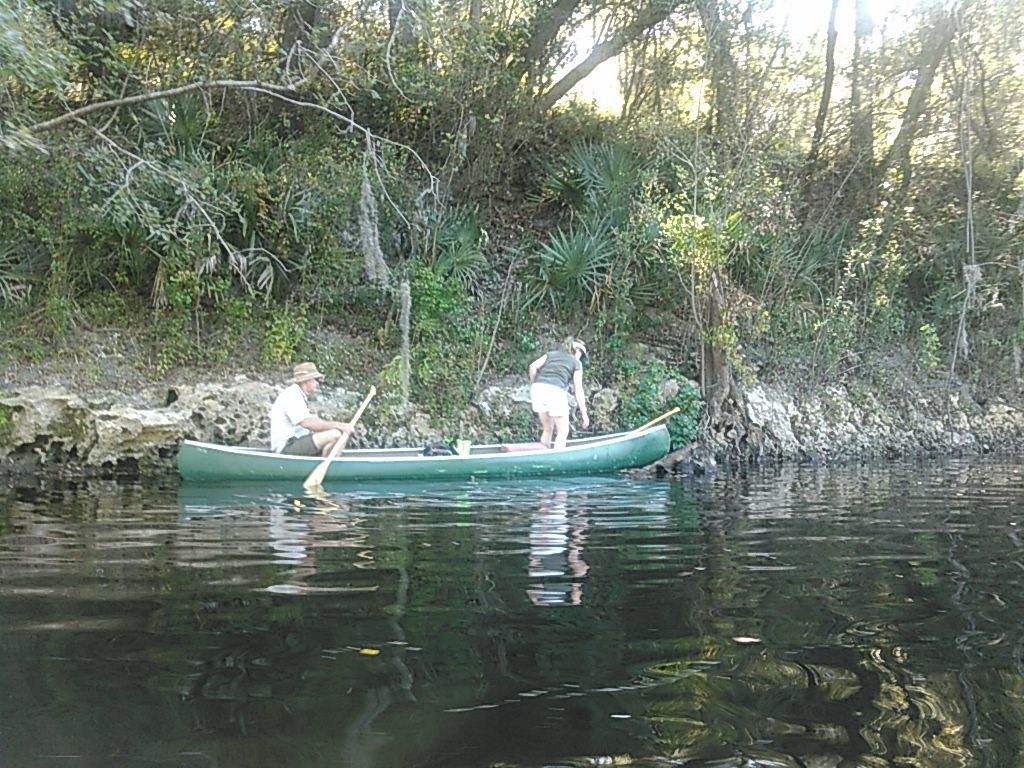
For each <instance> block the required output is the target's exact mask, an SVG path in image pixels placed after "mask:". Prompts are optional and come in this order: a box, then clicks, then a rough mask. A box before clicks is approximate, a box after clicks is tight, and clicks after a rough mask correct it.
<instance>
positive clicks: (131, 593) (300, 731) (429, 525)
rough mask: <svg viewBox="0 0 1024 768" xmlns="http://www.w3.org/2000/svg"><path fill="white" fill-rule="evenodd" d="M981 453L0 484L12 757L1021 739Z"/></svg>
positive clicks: (414, 761) (1017, 505) (685, 757)
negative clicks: (761, 466) (309, 491)
mask: <svg viewBox="0 0 1024 768" xmlns="http://www.w3.org/2000/svg"><path fill="white" fill-rule="evenodd" d="M1022 478H1024V473H1022V470H1021V468H1020V467H1018V465H1017V464H1016V463H1013V462H1010V461H1000V460H984V461H967V460H960V461H955V462H941V463H927V464H910V463H907V464H884V465H879V466H870V467H854V468H842V469H831V468H830V469H822V468H817V469H815V468H784V469H781V470H771V471H756V472H749V473H745V474H729V475H721V476H719V477H716V478H711V479H708V480H704V481H700V482H690V483H681V482H678V481H672V482H670V481H651V480H643V481H641V480H635V479H631V478H629V477H626V476H621V475H612V476H601V477H590V478H573V479H559V480H550V479H548V480H542V481H535V480H531V481H515V482H512V481H507V482H506V481H490V482H486V483H485V482H480V483H461V484H443V485H430V484H416V485H387V486H384V485H371V486H361V487H356V488H345V487H333V488H331V487H329V488H328V492H327V494H326V495H325V496H323V497H320V498H312V497H304V496H303V495H302V490H301V487H298V484H295V485H296V486H297V487H295V488H291V487H287V486H277V487H256V486H252V485H248V486H246V485H232V486H224V487H204V486H188V485H185V486H180V487H179V486H178V484H177V482H176V481H170V480H168V481H165V482H164V483H162V484H160V483H158V484H155V485H154V484H148V485H138V484H123V483H114V482H98V481H94V482H88V483H83V484H80V485H69V484H46V483H40V484H38V485H36V486H35V487H10V488H0V766H3V767H4V768H21V767H23V766H33V767H34V766H62V767H64V766H73V767H77V766H103V767H104V768H106V767H107V766H133V767H134V766H139V767H140V768H141V767H142V766H146V767H150V766H186V767H189V768H191V767H192V766H196V767H199V766H244V767H245V768H262V767H263V766H268V767H269V766H274V767H275V768H278V767H280V766H300V767H301V768H318V767H319V766H344V767H345V768H349V767H351V768H390V767H392V766H394V767H396V768H397V767H401V768H411V767H415V766H446V767H447V766H452V767H454V768H462V767H465V768H478V767H483V766H502V768H517V767H520V766H530V767H531V768H540V767H541V766H572V767H580V768H582V767H583V766H642V767H643V768H664V767H665V766H686V767H690V766H706V767H707V768H712V767H713V768H733V767H739V766H749V767H752V766H772V767H773V768H788V767H790V766H794V767H795V766H801V767H803V768H836V767H837V766H844V767H850V766H865V767H866V768H879V767H881V766H899V767H900V768H906V767H907V766H922V767H925V766H926V767H927V768H942V767H944V766H1015V765H1020V764H1022V763H1021V760H1022V758H1021V757H1020V753H1021V746H1022V743H1024V676H1022V673H1024V624H1022V617H1024V538H1022V535H1024V533H1022V531H1021V530H1020V529H1021V527H1022V526H1024V512H1022V510H1024V506H1022V502H1024V485H1022Z"/></svg>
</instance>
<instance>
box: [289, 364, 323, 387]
mask: <svg viewBox="0 0 1024 768" xmlns="http://www.w3.org/2000/svg"><path fill="white" fill-rule="evenodd" d="M323 377H324V375H323V374H322V373H320V371H318V370H317V369H316V365H315V364H314V363H299V364H298V365H296V366H295V368H293V369H292V377H291V378H290V379H288V383H289V384H301V383H302V382H304V381H309V380H310V379H322V378H323Z"/></svg>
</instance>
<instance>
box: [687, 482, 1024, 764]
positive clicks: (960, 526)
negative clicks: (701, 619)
mask: <svg viewBox="0 0 1024 768" xmlns="http://www.w3.org/2000/svg"><path fill="white" fill-rule="evenodd" d="M991 469H992V468H991V467H983V468H979V469H977V470H972V468H971V466H970V465H969V464H962V465H953V466H949V467H942V468H936V467H929V468H927V469H923V470H922V472H921V474H920V475H919V476H914V475H913V474H911V475H910V477H909V482H908V474H907V471H906V468H903V469H902V470H893V469H891V468H890V469H889V471H886V470H885V468H882V469H881V470H880V471H876V469H875V468H863V469H861V470H860V471H857V470H851V471H847V472H835V471H827V470H821V471H814V470H806V471H786V472H781V473H779V474H778V475H776V476H773V477H770V478H767V479H766V478H764V476H763V475H760V474H754V475H752V476H750V477H747V478H746V479H730V480H728V481H727V482H728V483H730V484H731V485H732V487H731V488H730V489H728V491H727V492H724V493H721V495H720V496H718V498H731V499H734V501H733V502H732V503H731V504H730V512H729V514H726V515H720V516H717V517H716V522H715V524H714V525H711V526H709V527H708V529H707V530H708V533H709V539H708V547H707V552H708V580H707V589H708V593H709V594H708V598H709V599H708V601H707V602H706V604H705V605H704V606H703V607H704V609H705V610H706V622H705V623H706V624H707V625H709V626H711V625H713V626H714V629H713V631H712V637H713V638H714V639H713V640H712V638H709V639H708V641H709V642H710V643H712V645H714V646H715V647H711V648H707V647H706V648H705V652H706V654H707V656H708V657H709V658H715V659H718V660H720V661H723V666H725V667H726V668H727V669H728V674H726V675H724V679H725V680H726V681H727V682H726V683H725V684H724V685H723V686H722V688H723V689H724V690H719V691H717V692H716V693H715V694H713V695H708V696H706V698H707V700H708V701H712V702H716V704H717V706H718V708H719V709H718V711H717V712H712V713H710V716H709V713H708V711H707V710H706V709H703V710H702V714H703V715H704V716H703V717H702V718H700V720H699V721H700V722H702V723H707V722H708V721H714V722H719V723H720V724H721V725H722V726H723V727H724V730H725V731H726V732H727V734H728V735H726V736H724V737H723V738H724V739H725V741H726V742H729V741H731V740H732V739H734V738H735V737H736V736H737V735H739V734H740V733H741V732H742V731H744V730H747V731H749V730H751V729H750V723H761V724H763V725H764V726H765V727H766V728H767V730H768V731H777V732H775V733H760V734H758V733H754V734H752V736H753V738H754V741H756V740H757V739H758V738H760V739H770V740H771V741H772V743H773V744H778V745H779V746H780V747H781V746H782V745H784V744H786V743H787V741H789V742H793V741H794V738H793V735H794V734H795V735H796V737H795V740H796V741H797V742H799V743H800V745H802V747H803V748H804V749H805V750H806V749H808V748H809V747H811V748H812V749H813V752H814V753H815V754H818V755H819V756H820V757H821V758H824V756H826V755H829V754H831V755H832V758H831V759H835V760H840V759H847V760H855V761H860V762H858V763H857V764H870V765H874V764H879V765H882V764H884V765H889V764H900V765H919V766H967V765H1004V764H1012V763H1013V761H1014V760H1015V759H1016V757H1015V755H1016V754H1017V753H1018V751H1019V746H1020V728H1019V722H1020V714H1021V705H1020V700H1021V699H1020V696H1019V688H1020V682H1019V681H1020V679H1021V678H1020V676H1019V672H1020V667H1019V655H1015V654H1016V652H1015V651H1014V650H1013V649H1014V647H1015V646H1018V645H1019V642H1020V640H1019V637H1020V630H1019V626H1018V624H1019V623H1018V622H1017V620H1016V619H1014V618H1013V616H1014V615H1015V611H1014V607H1016V609H1017V610H1019V608H1020V606H1019V605H1016V606H1013V605H1012V603H1011V601H1012V602H1017V601H1018V600H1019V597H1018V596H1017V595H1014V596H1013V597H1012V598H1009V596H1008V595H1007V594H1006V592H1005V590H1003V589H1002V588H1001V587H999V586H995V585H993V584H992V579H993V576H994V574H996V573H1005V570H1004V569H999V568H994V567H993V566H995V565H996V564H997V562H998V561H999V560H1000V559H1002V555H1001V554H999V553H997V552H995V551H993V548H992V543H991V541H990V540H989V536H990V533H989V532H986V531H984V530H979V524H981V520H979V519H978V516H977V512H979V511H984V512H985V516H984V523H983V528H985V527H987V528H990V529H991V528H992V527H995V528H997V529H999V528H1003V527H1004V526H1005V530H1006V531H1007V532H1008V533H1010V536H1009V537H1008V539H1007V540H1008V541H1009V543H1010V546H1009V548H1008V549H1009V550H1010V551H1009V552H1008V553H1007V554H1008V555H1009V557H1010V558H1011V559H1015V560H1017V561H1019V560H1020V555H1021V547H1020V544H1019V541H1018V542H1016V543H1014V542H1015V537H1014V536H1013V532H1014V530H1015V529H1014V526H1015V521H1013V519H1012V514H1008V513H1009V512H1010V510H1012V508H1013V507H1014V505H1015V504H1016V501H1015V500H1017V499H1019V498H1020V482H1019V481H1020V473H1019V471H1017V470H1016V469H1015V468H1013V469H1010V470H1009V471H1006V470H1005V469H1004V471H1002V472H999V471H996V472H992V471H991ZM917 487H920V488H921V489H922V491H921V492H920V493H919V494H918V497H917V498H915V492H914V491H915V488H917ZM936 487H938V488H940V489H941V488H945V489H947V494H948V495H947V496H946V498H945V499H942V497H939V499H938V500H937V498H936V495H935V488H936ZM993 502H995V503H994V504H993ZM1000 508H1003V509H1004V511H1000ZM997 548H998V547H997ZM787 568H792V571H791V573H792V576H787V575H786V573H787V571H786V569H787ZM1022 569H1024V568H1022ZM765 574H772V575H771V577H767V576H765ZM1014 581H1015V583H1017V584H1019V583H1020V580H1019V579H1014ZM993 586H995V588H994V589H993ZM990 590H991V591H990ZM1017 592H1019V590H1017ZM1000 593H1002V594H1000ZM1008 598H1009V599H1008ZM823 633H824V634H826V636H829V637H831V639H832V642H831V643H830V644H829V645H827V646H825V647H824V648H821V647H816V645H817V644H816V643H815V644H814V645H809V644H808V641H809V639H811V638H820V637H821V636H822V634H823ZM730 636H732V637H733V638H737V637H741V638H748V637H749V638H751V639H756V640H758V641H760V642H752V643H751V644H750V645H749V646H745V645H742V644H740V643H735V642H734V643H733V644H730V643H729V641H728V638H729V637H730ZM823 651H827V655H832V656H835V657H836V658H842V659H843V660H842V662H841V663H838V664H836V662H835V661H834V660H833V662H832V663H831V664H827V665H826V667H825V668H827V669H832V670H835V669H839V670H843V676H844V678H848V677H849V672H850V671H852V672H854V673H855V679H856V687H855V690H854V689H851V688H850V686H844V690H846V691H847V693H848V695H847V696H845V697H836V695H835V693H834V692H830V693H829V694H828V697H829V698H828V700H829V701H830V702H833V703H834V704H837V705H839V706H831V705H830V706H829V707H824V708H823V707H822V706H821V702H820V700H819V699H820V695H821V685H820V679H821V675H820V673H821V670H822V666H821V663H822V661H825V662H828V659H827V658H825V659H824V660H822V659H820V658H817V659H816V658H815V657H816V656H817V657H820V656H821V655H822V653H823ZM726 659H728V662H725V660H726ZM800 671H803V672H804V674H803V675H801V674H800ZM1011 681H1012V682H1011ZM701 684H702V681H686V683H684V684H683V685H690V686H700V685H701ZM787 692H788V693H787ZM693 694H694V692H693V691H692V690H691V691H686V692H682V691H681V692H680V696H679V698H678V699H677V701H686V700H687V699H688V697H690V696H692V695H693ZM690 700H693V699H690ZM730 702H731V706H730ZM730 709H732V710H734V711H730ZM737 713H744V714H743V716H742V717H738V716H737ZM691 714H692V713H691ZM741 721H742V722H741ZM1013 722H1017V723H1018V725H1012V723H1013ZM755 730H757V729H755ZM779 733H783V734H788V736H787V737H780V735H779ZM818 733H823V734H825V736H824V737H823V738H821V739H818V738H817V736H816V735H815V734H818ZM837 734H838V735H840V736H841V737H840V738H839V739H838V743H837V744H835V745H834V746H830V744H829V743H830V742H833V741H836V735H837ZM692 736H693V734H692V733H691V734H689V736H688V735H687V734H681V735H680V738H682V739H684V740H685V739H686V738H688V737H692ZM816 742H818V746H817V747H814V744H815V743H816ZM779 753H780V758H781V757H784V756H785V755H787V754H788V755H798V752H796V751H789V752H787V751H786V750H785V749H779ZM890 761H892V762H890ZM829 764H832V763H829Z"/></svg>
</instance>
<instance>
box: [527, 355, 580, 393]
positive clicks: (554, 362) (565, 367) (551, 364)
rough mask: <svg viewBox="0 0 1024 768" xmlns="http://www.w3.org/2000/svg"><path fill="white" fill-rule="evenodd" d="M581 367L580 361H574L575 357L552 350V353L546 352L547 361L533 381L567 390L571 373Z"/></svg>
mask: <svg viewBox="0 0 1024 768" xmlns="http://www.w3.org/2000/svg"><path fill="white" fill-rule="evenodd" d="M582 367H583V366H582V365H581V364H580V361H579V360H577V359H576V355H570V354H569V353H568V352H562V351H561V350H554V351H553V352H548V359H547V360H545V361H544V365H542V366H541V367H540V370H539V371H537V378H536V379H534V381H537V382H541V383H544V384H554V385H555V386H556V387H561V388H562V389H568V387H569V382H570V381H572V375H573V373H575V372H576V371H578V370H580V369H581V368H582Z"/></svg>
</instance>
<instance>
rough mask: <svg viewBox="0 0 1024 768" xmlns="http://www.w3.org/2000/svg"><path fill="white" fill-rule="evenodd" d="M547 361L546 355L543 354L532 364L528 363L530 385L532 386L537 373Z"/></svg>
mask: <svg viewBox="0 0 1024 768" xmlns="http://www.w3.org/2000/svg"><path fill="white" fill-rule="evenodd" d="M547 361H548V355H547V353H546V352H545V353H544V354H543V355H541V356H540V357H538V358H537V359H536V360H534V361H533V362H532V363H530V383H531V384H532V383H533V382H534V380H535V379H536V378H537V371H539V370H540V369H541V368H543V367H544V363H546V362H547Z"/></svg>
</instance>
